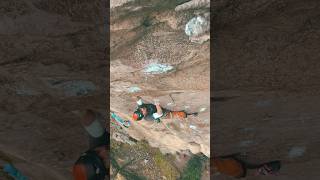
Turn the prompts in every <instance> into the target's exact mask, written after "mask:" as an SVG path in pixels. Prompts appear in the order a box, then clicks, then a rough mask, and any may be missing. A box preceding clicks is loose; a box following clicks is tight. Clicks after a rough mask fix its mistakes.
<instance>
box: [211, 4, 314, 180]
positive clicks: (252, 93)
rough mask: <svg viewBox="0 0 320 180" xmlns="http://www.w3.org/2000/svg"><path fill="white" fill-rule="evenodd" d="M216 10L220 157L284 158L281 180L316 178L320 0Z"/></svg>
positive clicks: (214, 56)
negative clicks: (228, 155)
mask: <svg viewBox="0 0 320 180" xmlns="http://www.w3.org/2000/svg"><path fill="white" fill-rule="evenodd" d="M213 5H214V8H213V11H212V12H213V13H214V14H213V22H212V24H213V26H214V31H213V37H212V38H213V39H214V41H213V44H212V46H213V54H211V56H212V59H213V60H214V61H213V69H211V70H213V71H214V74H215V77H214V88H213V89H212V91H214V92H213V94H214V96H215V97H214V98H213V104H214V106H215V113H214V116H213V119H214V122H213V123H214V126H213V127H214V128H213V130H212V131H213V137H212V139H213V143H214V145H213V147H214V153H215V155H227V154H232V153H238V152H246V153H247V154H248V158H249V161H252V162H262V161H270V160H274V159H279V160H281V161H282V163H283V168H282V169H281V172H280V176H278V177H277V178H278V179H284V180H286V179H317V178H318V176H319V175H320V173H319V171H318V170H317V167H318V166H319V165H320V161H319V158H318V156H319V155H318V152H319V146H318V145H317V144H318V137H319V135H320V134H319V131H318V130H317V129H318V128H319V126H320V123H319V120H318V119H319V115H320V114H319V110H318V106H319V105H318V102H319V99H320V96H319V95H320V94H319V92H320V91H319V89H320V86H319V83H318V81H319V78H320V72H319V70H318V69H319V66H320V63H319V58H320V55H319V50H320V46H319V40H320V39H319V33H320V29H319V27H320V26H319V25H320V19H319V7H320V6H319V5H320V3H319V1H316V0H315V1H312V0H311V1H307V2H303V3H302V2H301V1H295V0H293V1H289V0H288V1H287V0H281V1H262V0H259V1H253V0H246V1H225V2H222V1H220V3H218V2H217V3H214V4H213ZM216 178H217V179H231V178H228V177H223V176H222V175H220V176H219V177H216ZM248 179H261V178H260V177H256V178H255V177H249V178H248Z"/></svg>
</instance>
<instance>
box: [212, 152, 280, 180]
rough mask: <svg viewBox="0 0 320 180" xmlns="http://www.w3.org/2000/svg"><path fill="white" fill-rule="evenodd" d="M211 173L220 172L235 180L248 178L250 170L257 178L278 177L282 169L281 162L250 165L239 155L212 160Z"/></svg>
mask: <svg viewBox="0 0 320 180" xmlns="http://www.w3.org/2000/svg"><path fill="white" fill-rule="evenodd" d="M211 164H212V166H211V167H212V170H211V172H212V173H213V172H219V173H221V174H225V175H228V176H231V177H235V178H244V177H246V176H247V171H248V170H253V171H255V174H254V175H255V176H258V175H277V174H278V172H279V170H280V168H281V162H280V161H271V162H267V163H262V164H249V163H247V162H245V161H243V160H240V158H238V157H237V155H228V156H221V157H212V158H211Z"/></svg>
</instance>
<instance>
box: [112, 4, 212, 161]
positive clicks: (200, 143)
mask: <svg viewBox="0 0 320 180" xmlns="http://www.w3.org/2000/svg"><path fill="white" fill-rule="evenodd" d="M179 5H181V3H180V4H179V3H178V2H176V1H169V0H168V1H160V0H153V1H139V2H134V1H132V2H130V3H126V4H123V5H122V6H118V7H115V8H113V9H111V22H110V24H111V27H110V29H111V63H110V76H111V77H110V78H111V84H110V86H111V87H110V93H111V97H110V101H111V102H110V108H111V110H112V111H114V112H116V113H117V114H118V115H119V116H121V117H122V118H124V119H129V120H131V116H132V113H133V111H134V110H135V108H136V102H135V101H136V99H135V96H137V95H140V96H141V97H142V98H143V99H145V100H146V101H149V102H153V100H154V99H159V100H160V103H161V105H162V106H164V107H165V108H168V109H171V110H186V111H187V112H200V110H202V111H201V112H200V113H199V116H198V117H188V118H187V119H185V120H179V119H164V120H163V121H162V122H161V123H159V124H157V123H153V122H147V121H139V122H132V125H131V126H130V127H129V128H128V129H127V133H128V134H129V135H130V136H132V137H133V138H135V139H137V140H142V139H145V140H147V141H148V142H149V144H150V145H151V146H153V147H158V148H160V149H161V151H163V152H167V153H174V152H176V151H181V150H190V151H191V152H193V153H198V152H202V153H204V154H205V155H207V156H210V148H209V147H210V143H209V142H210V129H209V127H210V116H209V114H210V113H209V111H210V106H209V97H210V91H209V88H210V84H209V83H210V77H209V76H210V67H209V65H210V60H209V55H210V54H209V52H210V43H209V41H207V40H208V38H207V39H206V40H203V41H201V42H193V41H191V40H190V37H189V36H188V35H187V34H185V27H186V24H187V23H188V21H190V19H192V18H194V17H197V16H201V17H203V20H204V21H206V22H207V23H209V19H208V18H209V16H208V13H209V8H208V6H204V7H202V6H201V7H200V8H195V9H193V8H194V7H189V8H186V9H185V10H182V9H181V10H179V11H176V10H175V8H176V7H178V6H179ZM195 7H196V6H195ZM206 28H207V29H206V30H205V31H201V32H200V33H198V34H196V36H192V37H193V38H201V37H202V36H204V35H206V36H207V37H210V36H209V31H208V27H206ZM137 88H138V91H132V89H137Z"/></svg>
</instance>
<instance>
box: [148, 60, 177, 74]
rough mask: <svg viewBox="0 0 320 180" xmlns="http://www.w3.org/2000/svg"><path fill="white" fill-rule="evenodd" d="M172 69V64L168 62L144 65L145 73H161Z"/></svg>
mask: <svg viewBox="0 0 320 180" xmlns="http://www.w3.org/2000/svg"><path fill="white" fill-rule="evenodd" d="M172 69H173V66H171V65H168V64H157V63H151V64H149V65H148V66H146V67H145V69H144V72H145V73H146V74H161V73H166V72H168V71H171V70H172Z"/></svg>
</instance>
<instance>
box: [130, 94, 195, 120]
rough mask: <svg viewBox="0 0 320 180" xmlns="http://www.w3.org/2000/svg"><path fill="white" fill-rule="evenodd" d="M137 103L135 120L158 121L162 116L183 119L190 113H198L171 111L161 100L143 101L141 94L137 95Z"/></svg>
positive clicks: (134, 114)
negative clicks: (164, 106) (162, 104)
mask: <svg viewBox="0 0 320 180" xmlns="http://www.w3.org/2000/svg"><path fill="white" fill-rule="evenodd" d="M137 104H138V108H137V110H136V111H135V112H134V113H133V116H132V118H133V120H135V121H138V120H142V119H144V120H147V121H156V122H160V118H163V119H172V118H179V119H183V118H186V117H187V116H188V115H193V116H197V115H198V113H186V112H185V111H170V110H168V109H165V108H163V107H161V106H160V103H159V101H157V100H156V101H155V102H154V104H151V103H149V104H146V103H144V102H143V101H142V98H141V97H140V96H138V97H137Z"/></svg>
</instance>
